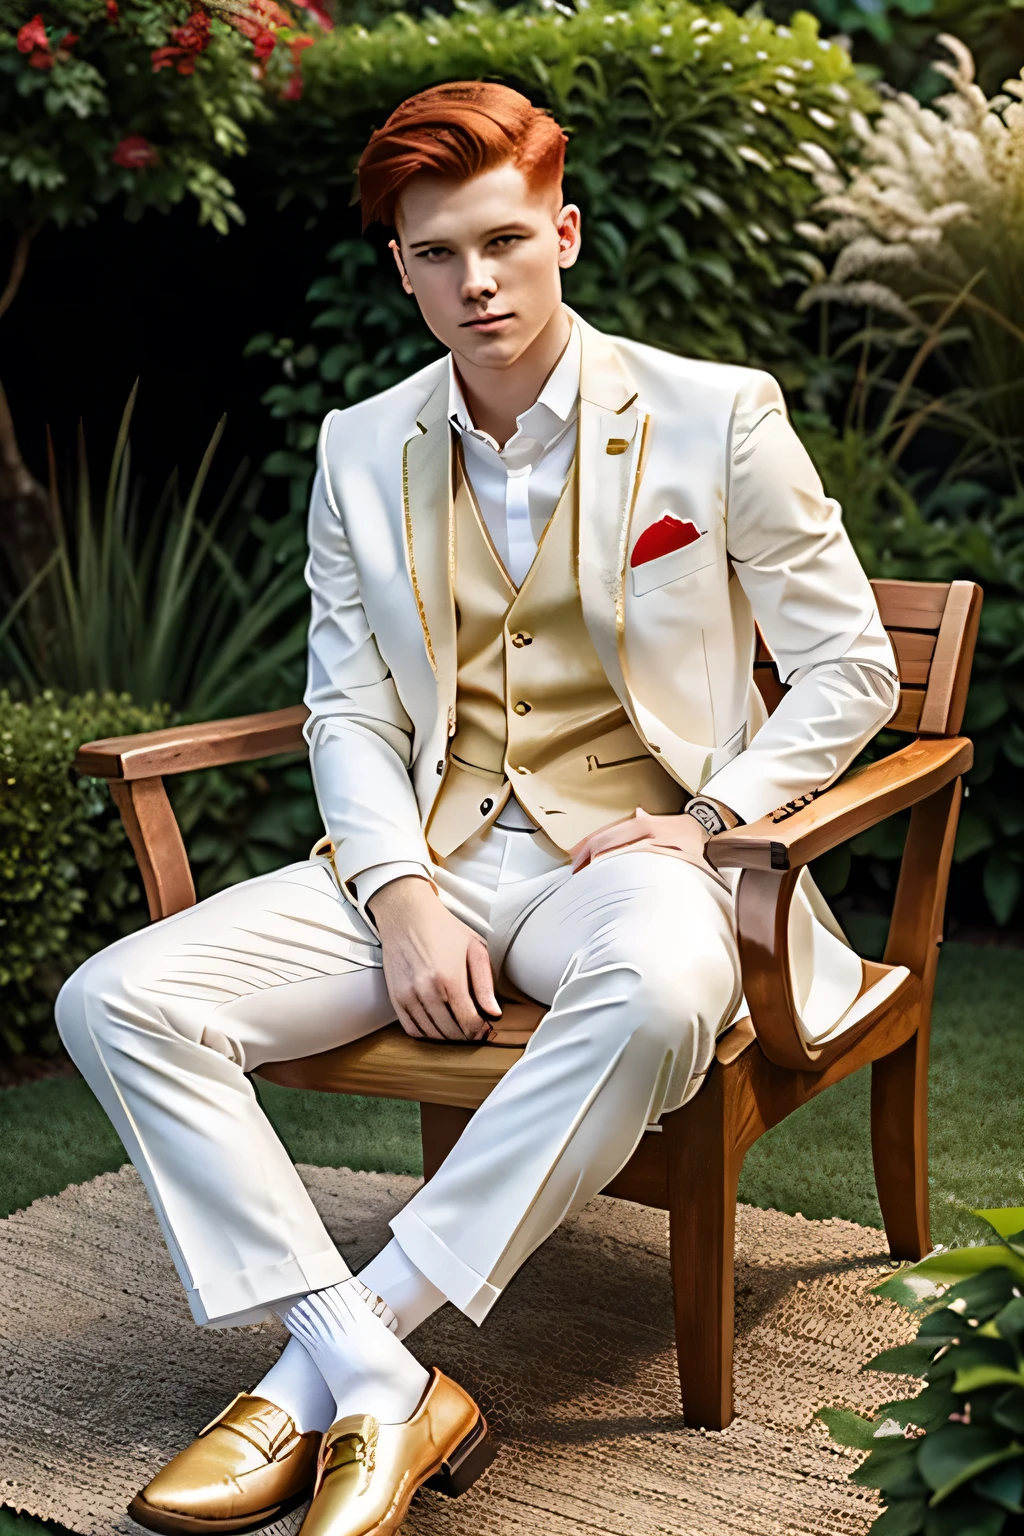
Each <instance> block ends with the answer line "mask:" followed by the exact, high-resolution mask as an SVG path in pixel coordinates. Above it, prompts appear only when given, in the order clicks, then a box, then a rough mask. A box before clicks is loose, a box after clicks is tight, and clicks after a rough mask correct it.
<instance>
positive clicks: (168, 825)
mask: <svg viewBox="0 0 1024 1536" xmlns="http://www.w3.org/2000/svg"><path fill="white" fill-rule="evenodd" d="M110 793H111V794H112V796H113V797H114V804H115V805H116V806H117V808H118V810H119V811H120V813H121V821H122V823H123V824H124V829H125V831H126V832H127V833H128V840H129V842H130V843H131V845H132V852H133V853H134V854H135V861H136V863H137V864H138V866H139V873H140V875H141V876H142V884H143V888H144V889H145V892H146V901H147V902H148V904H149V917H150V921H151V922H154V923H155V922H157V921H158V920H159V919H160V918H162V917H171V916H172V915H173V913H175V912H182V911H184V909H185V908H186V907H191V906H194V905H195V899H196V891H195V886H194V885H193V884H192V871H191V869H190V868H189V862H188V854H187V853H186V852H185V844H184V843H183V842H182V840H181V831H180V829H179V827H178V822H177V819H176V817H175V815H174V811H173V810H172V809H171V802H170V801H169V800H168V798H167V791H166V789H165V788H164V782H163V779H136V780H135V781H134V783H131V784H124V783H112V784H111V786H110Z"/></svg>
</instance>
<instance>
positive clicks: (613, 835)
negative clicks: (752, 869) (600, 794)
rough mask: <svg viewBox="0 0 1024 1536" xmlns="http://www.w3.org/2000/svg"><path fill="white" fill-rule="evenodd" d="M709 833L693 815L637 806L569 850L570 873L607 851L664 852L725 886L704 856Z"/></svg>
mask: <svg viewBox="0 0 1024 1536" xmlns="http://www.w3.org/2000/svg"><path fill="white" fill-rule="evenodd" d="M708 841H709V839H708V833H707V831H706V829H705V828H704V827H702V826H701V824H700V822H699V821H698V820H697V819H696V817H694V816H687V815H686V814H685V813H684V814H682V815H680V816H651V815H649V814H648V812H647V811H643V810H640V809H639V807H638V808H637V810H636V811H634V813H633V815H632V816H629V817H627V818H626V819H625V820H624V821H613V822H612V823H611V824H610V825H609V826H607V827H601V828H600V829H599V830H598V831H597V832H592V833H591V834H590V836H589V837H585V838H584V839H583V841H582V842H581V843H577V844H576V847H575V848H574V849H573V850H572V867H573V873H574V874H575V873H576V871H577V870H580V869H583V868H585V867H586V865H587V864H590V863H592V862H593V861H594V860H595V859H599V858H602V857H603V856H604V855H606V854H609V853H625V852H631V853H664V854H669V855H670V856H671V857H673V858H676V859H684V860H685V861H686V862H687V863H688V864H696V865H697V867H698V868H699V869H702V870H704V872H705V873H706V874H708V875H710V876H711V878H712V879H713V880H717V881H718V882H719V884H721V885H724V884H725V881H724V880H722V877H721V875H719V873H718V871H717V870H716V869H715V868H714V866H713V865H712V864H710V863H709V862H708V860H707V858H706V857H705V853H704V850H705V849H706V847H707V845H708Z"/></svg>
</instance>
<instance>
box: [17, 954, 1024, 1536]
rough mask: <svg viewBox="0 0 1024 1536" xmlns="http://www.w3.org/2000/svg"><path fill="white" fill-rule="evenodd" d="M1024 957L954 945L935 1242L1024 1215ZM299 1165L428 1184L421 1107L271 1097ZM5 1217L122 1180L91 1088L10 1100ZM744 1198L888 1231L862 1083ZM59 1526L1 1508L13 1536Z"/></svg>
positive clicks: (760, 1152)
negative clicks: (976, 1210)
mask: <svg viewBox="0 0 1024 1536" xmlns="http://www.w3.org/2000/svg"><path fill="white" fill-rule="evenodd" d="M1022 999H1024V951H1019V950H1006V949H980V948H973V947H970V946H968V945H963V944H950V945H947V946H946V948H945V950H944V952H943V956H942V961H941V964H940V968H939V984H938V991H937V995H936V1000H935V1011H934V1038H933V1048H932V1071H931V1160H930V1168H931V1186H932V1232H933V1236H934V1238H935V1241H936V1242H941V1243H945V1244H947V1245H952V1244H954V1243H957V1242H964V1241H968V1240H970V1239H971V1238H972V1237H976V1236H978V1235H979V1231H980V1228H979V1226H978V1223H977V1222H975V1221H974V1219H973V1218H972V1217H971V1215H970V1207H971V1206H995V1205H1024V1156H1022V1152H1021V1148H1022V1147H1024V1007H1022ZM258 1088H259V1094H260V1097H261V1099H262V1101H263V1103H264V1105H265V1107H266V1110H267V1113H268V1114H269V1115H270V1118H271V1119H272V1120H273V1122H274V1124H275V1125H276V1127H277V1129H278V1131H279V1133H280V1135H281V1137H282V1138H283V1140H284V1142H285V1144H286V1145H287V1147H288V1149H289V1151H290V1152H291V1154H292V1156H293V1157H294V1158H295V1159H296V1161H297V1162H304V1163H316V1164H321V1165H332V1164H333V1165H335V1166H341V1165H346V1166H348V1167H350V1168H369V1169H379V1170H381V1171H387V1172H395V1173H418V1172H419V1171H420V1157H419V1124H418V1111H417V1109H416V1107H415V1105H410V1104H403V1103H399V1102H397V1101H393V1100H388V1099H350V1098H338V1097H334V1096H333V1095H330V1094H315V1093H298V1092H293V1091H291V1090H289V1089H287V1088H275V1087H272V1086H271V1085H269V1084H266V1083H261V1084H259V1085H258ZM0 1126H2V1127H3V1135H2V1137H0V1216H6V1215H8V1214H9V1213H10V1212H11V1211H15V1210H19V1209H21V1208H22V1207H23V1206H25V1205H27V1204H29V1203H30V1202H31V1201H32V1200H34V1199H36V1198H37V1197H38V1196H40V1195H50V1194H56V1193H58V1191H60V1190H61V1189H64V1188H65V1187H66V1186H67V1185H68V1184H73V1183H80V1182H81V1181H82V1180H85V1179H91V1178H93V1177H95V1175H96V1174H98V1173H103V1172H106V1171H108V1170H110V1169H114V1168H118V1167H120V1166H121V1164H122V1162H123V1161H124V1153H123V1151H122V1149H121V1144H120V1142H119V1141H118V1139H117V1137H116V1136H115V1135H114V1133H113V1131H112V1130H111V1128H110V1125H109V1123H108V1121H107V1120H106V1118H105V1116H104V1115H103V1114H102V1112H101V1111H100V1109H99V1107H98V1106H97V1105H96V1103H95V1101H94V1100H93V1098H92V1095H91V1094H90V1092H89V1090H88V1089H87V1088H86V1086H85V1084H84V1083H83V1082H82V1081H81V1080H80V1079H78V1078H71V1077H68V1078H53V1079H50V1080H49V1081H45V1082H40V1083H30V1084H28V1085H26V1086H25V1087H22V1088H7V1089H3V1090H0ZM740 1198H741V1200H745V1201H748V1202H750V1203H751V1204H754V1205H759V1206H763V1207H772V1208H774V1209H776V1210H781V1211H789V1212H794V1211H801V1212H803V1214H804V1215H805V1216H809V1217H825V1216H843V1217H846V1218H848V1219H850V1220H852V1221H859V1222H862V1223H864V1224H865V1225H867V1226H881V1217H880V1215H879V1211H878V1204H877V1202H876V1200H875V1194H874V1186H873V1182H872V1173H871V1148H870V1142H869V1138H868V1074H867V1073H866V1072H861V1073H858V1074H857V1075H856V1076H855V1077H852V1078H848V1079H847V1081H846V1082H844V1083H840V1084H839V1085H838V1087H836V1088H833V1089H831V1090H830V1091H829V1092H828V1093H825V1094H823V1095H822V1096H821V1098H820V1099H818V1100H817V1101H816V1102H814V1103H812V1104H808V1105H806V1106H805V1107H804V1108H803V1109H801V1110H799V1111H798V1112H797V1113H796V1114H795V1115H791V1116H790V1118H789V1119H788V1120H786V1121H784V1122H783V1124H782V1125H779V1126H776V1128H775V1129H774V1130H773V1131H769V1133H768V1134H767V1136H765V1137H763V1138H762V1140H761V1141H760V1142H758V1144H757V1145H756V1146H755V1147H754V1148H753V1150H752V1151H751V1152H750V1153H749V1155H748V1157H747V1161H746V1166H745V1168H744V1171H743V1179H742V1182H741V1184H740ZM58 1529H59V1528H58V1527H47V1526H44V1525H42V1524H40V1523H39V1522H38V1521H34V1520H29V1519H26V1518H23V1517H20V1516H16V1515H14V1514H12V1513H10V1512H5V1511H4V1510H2V1509H0V1536H42V1533H43V1532H45V1531H47V1530H50V1531H51V1532H56V1531H58Z"/></svg>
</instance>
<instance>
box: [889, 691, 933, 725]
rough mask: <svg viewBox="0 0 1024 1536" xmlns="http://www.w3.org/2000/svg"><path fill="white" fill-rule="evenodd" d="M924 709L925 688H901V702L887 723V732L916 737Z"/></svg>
mask: <svg viewBox="0 0 1024 1536" xmlns="http://www.w3.org/2000/svg"><path fill="white" fill-rule="evenodd" d="M923 708H924V689H923V688H910V687H907V688H902V687H901V688H900V701H899V704H898V705H897V706H896V713H895V714H894V715H893V717H892V719H891V720H890V721H888V722H887V724H886V727H885V729H886V730H887V731H901V732H903V734H904V735H906V736H916V735H917V731H918V726H919V724H920V721H921V711H922V709H923Z"/></svg>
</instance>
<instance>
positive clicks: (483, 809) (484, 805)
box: [480, 800, 494, 816]
mask: <svg viewBox="0 0 1024 1536" xmlns="http://www.w3.org/2000/svg"><path fill="white" fill-rule="evenodd" d="M493 804H494V801H493V800H481V801H480V815H481V816H486V815H487V812H488V811H489V810H490V809H491V806H492V805H493Z"/></svg>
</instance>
